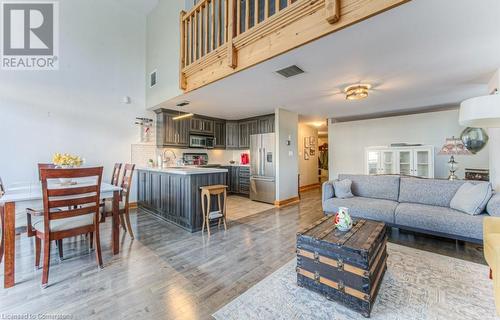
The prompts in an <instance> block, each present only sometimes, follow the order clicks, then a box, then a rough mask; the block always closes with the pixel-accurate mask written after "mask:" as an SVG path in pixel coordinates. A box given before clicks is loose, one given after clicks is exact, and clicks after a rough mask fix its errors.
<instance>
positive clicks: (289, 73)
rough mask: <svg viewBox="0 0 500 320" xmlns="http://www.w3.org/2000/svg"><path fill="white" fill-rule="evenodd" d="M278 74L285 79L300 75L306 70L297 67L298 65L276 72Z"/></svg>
mask: <svg viewBox="0 0 500 320" xmlns="http://www.w3.org/2000/svg"><path fill="white" fill-rule="evenodd" d="M276 73H277V74H280V75H282V76H283V77H285V78H290V77H293V76H296V75H298V74H301V73H304V70H302V69H301V68H299V67H297V66H296V65H293V66H289V67H286V68H284V69H281V70H278V71H276Z"/></svg>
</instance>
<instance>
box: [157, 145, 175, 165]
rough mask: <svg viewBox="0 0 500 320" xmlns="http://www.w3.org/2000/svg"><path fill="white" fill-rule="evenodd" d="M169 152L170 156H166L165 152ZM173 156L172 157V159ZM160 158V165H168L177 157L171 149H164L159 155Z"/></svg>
mask: <svg viewBox="0 0 500 320" xmlns="http://www.w3.org/2000/svg"><path fill="white" fill-rule="evenodd" d="M168 153H170V154H171V156H170V157H169V156H167V154H168ZM172 157H173V159H172ZM161 158H162V167H168V165H169V164H170V163H171V162H172V161H174V160H175V159H177V157H176V155H175V152H174V151H173V150H172V149H165V150H164V151H163V154H162V156H161Z"/></svg>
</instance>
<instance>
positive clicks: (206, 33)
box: [202, 1, 213, 55]
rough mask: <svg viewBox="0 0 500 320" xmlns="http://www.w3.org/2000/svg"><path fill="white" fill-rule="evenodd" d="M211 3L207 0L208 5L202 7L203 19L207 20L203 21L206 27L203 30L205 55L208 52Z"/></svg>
mask: <svg viewBox="0 0 500 320" xmlns="http://www.w3.org/2000/svg"><path fill="white" fill-rule="evenodd" d="M209 3H210V2H209V1H207V5H206V6H204V7H203V8H202V10H203V12H204V18H203V19H204V20H205V21H203V25H204V29H205V30H203V33H204V38H205V41H204V43H203V55H206V54H207V53H208V27H209V26H208V5H209ZM212 5H213V3H212Z"/></svg>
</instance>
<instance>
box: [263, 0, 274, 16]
mask: <svg viewBox="0 0 500 320" xmlns="http://www.w3.org/2000/svg"><path fill="white" fill-rule="evenodd" d="M269 1H272V0H264V20H266V19H267V18H269Z"/></svg>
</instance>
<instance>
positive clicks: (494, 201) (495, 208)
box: [486, 193, 500, 217]
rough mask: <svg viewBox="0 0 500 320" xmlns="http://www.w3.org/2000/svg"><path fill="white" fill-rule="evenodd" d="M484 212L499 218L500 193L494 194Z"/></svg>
mask: <svg viewBox="0 0 500 320" xmlns="http://www.w3.org/2000/svg"><path fill="white" fill-rule="evenodd" d="M486 212H488V214H489V215H491V216H495V217H500V193H495V194H493V196H492V197H491V199H490V201H488V204H487V205H486Z"/></svg>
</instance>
